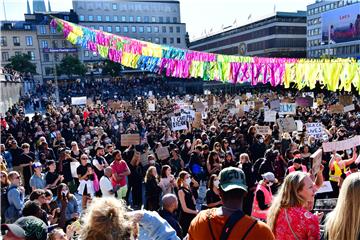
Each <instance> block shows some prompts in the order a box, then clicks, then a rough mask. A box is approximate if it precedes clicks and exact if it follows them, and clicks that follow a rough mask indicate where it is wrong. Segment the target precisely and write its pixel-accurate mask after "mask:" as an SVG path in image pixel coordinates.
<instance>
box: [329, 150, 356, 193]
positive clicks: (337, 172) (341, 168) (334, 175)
mask: <svg viewBox="0 0 360 240" xmlns="http://www.w3.org/2000/svg"><path fill="white" fill-rule="evenodd" d="M356 157H357V154H356V148H354V149H353V157H352V158H350V159H347V160H342V158H341V155H339V154H337V153H336V152H335V151H334V152H333V155H332V157H331V159H330V162H329V168H330V173H329V174H330V177H329V180H330V183H331V187H332V189H333V192H332V194H331V197H332V198H337V197H338V195H339V183H340V178H341V175H342V174H345V169H346V167H347V166H349V165H350V164H351V163H353V162H355V160H356Z"/></svg>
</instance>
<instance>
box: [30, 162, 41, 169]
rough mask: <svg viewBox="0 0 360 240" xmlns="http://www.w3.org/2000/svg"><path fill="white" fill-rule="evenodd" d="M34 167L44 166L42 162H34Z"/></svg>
mask: <svg viewBox="0 0 360 240" xmlns="http://www.w3.org/2000/svg"><path fill="white" fill-rule="evenodd" d="M32 167H33V168H38V167H42V164H41V163H40V162H34V164H33V165H32Z"/></svg>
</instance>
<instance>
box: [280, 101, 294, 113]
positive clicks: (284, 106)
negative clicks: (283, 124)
mask: <svg viewBox="0 0 360 240" xmlns="http://www.w3.org/2000/svg"><path fill="white" fill-rule="evenodd" d="M279 114H281V115H285V114H289V115H290V114H292V115H295V114H296V103H283V102H282V103H280V110H279Z"/></svg>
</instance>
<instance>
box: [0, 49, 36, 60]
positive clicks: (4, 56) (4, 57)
mask: <svg viewBox="0 0 360 240" xmlns="http://www.w3.org/2000/svg"><path fill="white" fill-rule="evenodd" d="M27 54H28V55H29V56H30V57H31V60H33V61H34V60H35V52H33V51H28V52H27ZM15 55H21V52H20V51H15ZM9 58H10V56H9V53H8V52H1V61H4V62H6V61H9Z"/></svg>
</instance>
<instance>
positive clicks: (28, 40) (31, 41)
mask: <svg viewBox="0 0 360 240" xmlns="http://www.w3.org/2000/svg"><path fill="white" fill-rule="evenodd" d="M25 40H26V46H32V45H33V39H32V36H26V37H25Z"/></svg>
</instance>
